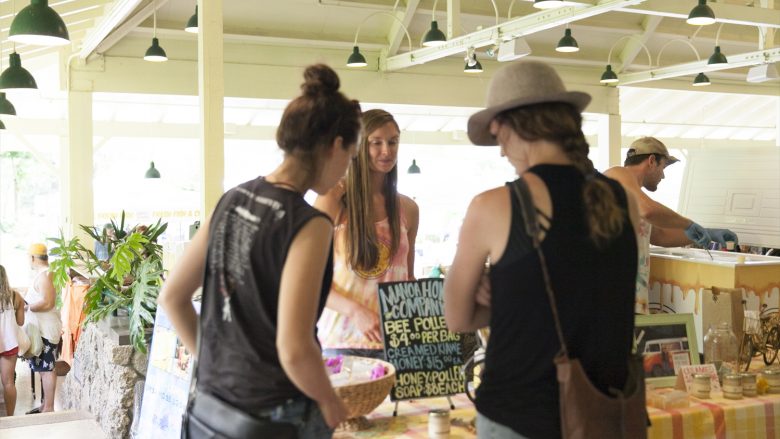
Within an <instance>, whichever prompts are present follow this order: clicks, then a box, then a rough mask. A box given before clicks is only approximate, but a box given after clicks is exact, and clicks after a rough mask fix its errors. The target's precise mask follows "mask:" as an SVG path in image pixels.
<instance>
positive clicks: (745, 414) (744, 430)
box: [648, 395, 780, 439]
mask: <svg viewBox="0 0 780 439" xmlns="http://www.w3.org/2000/svg"><path fill="white" fill-rule="evenodd" d="M690 401H691V405H690V407H687V408H682V409H677V410H660V409H656V408H652V407H649V408H648V412H649V414H650V421H651V422H652V424H653V426H652V427H650V430H648V438H649V439H780V395H762V396H759V397H755V398H743V399H736V400H732V399H724V398H718V397H716V398H713V399H698V398H694V397H690Z"/></svg>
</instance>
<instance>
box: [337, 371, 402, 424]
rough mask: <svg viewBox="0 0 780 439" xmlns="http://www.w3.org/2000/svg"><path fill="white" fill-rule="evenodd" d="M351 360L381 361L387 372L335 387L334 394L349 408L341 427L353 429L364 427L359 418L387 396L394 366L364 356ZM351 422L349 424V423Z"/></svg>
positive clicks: (391, 382) (393, 377)
mask: <svg viewBox="0 0 780 439" xmlns="http://www.w3.org/2000/svg"><path fill="white" fill-rule="evenodd" d="M353 358H354V359H353V361H369V362H373V363H381V364H382V365H384V366H385V370H387V374H386V375H385V376H383V377H381V378H378V379H375V380H373V381H363V382H359V383H355V384H347V385H344V386H339V387H336V388H335V390H336V394H337V395H338V396H339V397H340V398H341V399H342V400H343V401H344V404H345V405H346V406H347V409H348V410H349V420H348V421H347V422H346V423H345V424H347V425H342V426H341V429H347V430H355V429H358V430H360V429H363V428H365V426H366V425H365V423H366V421H365V419H360V418H361V417H362V416H365V415H367V414H369V413H371V412H372V411H373V410H374V409H375V408H377V407H378V406H379V404H381V403H382V401H384V400H385V398H387V395H388V394H389V393H390V389H391V388H392V387H393V384H394V383H395V367H393V365H392V364H390V363H388V362H386V361H382V360H377V359H373V358H365V357H353ZM350 424H351V425H350Z"/></svg>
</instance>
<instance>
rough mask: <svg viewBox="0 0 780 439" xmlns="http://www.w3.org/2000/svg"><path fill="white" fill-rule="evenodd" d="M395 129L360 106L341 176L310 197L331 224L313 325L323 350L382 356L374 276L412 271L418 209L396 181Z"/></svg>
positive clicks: (386, 278)
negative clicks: (352, 154)
mask: <svg viewBox="0 0 780 439" xmlns="http://www.w3.org/2000/svg"><path fill="white" fill-rule="evenodd" d="M400 136H401V130H400V129H399V127H398V123H397V122H396V121H395V119H394V118H393V116H392V115H391V114H390V113H388V112H387V111H384V110H369V111H366V112H365V113H363V131H362V134H361V139H362V145H361V147H360V149H359V150H358V155H357V157H356V158H355V159H354V160H353V161H352V164H351V165H350V167H349V170H348V171H347V176H346V180H345V181H342V182H340V183H339V184H338V185H336V186H335V187H334V188H333V189H331V190H330V191H329V192H328V193H327V194H325V195H323V196H321V197H318V198H317V200H316V201H315V202H314V207H316V208H318V209H320V210H321V211H323V212H325V213H326V214H328V216H330V218H331V219H332V220H333V222H334V223H335V224H336V227H335V231H334V253H335V265H334V269H333V285H332V287H331V290H330V295H329V296H328V302H327V304H326V309H325V311H324V312H323V314H322V317H321V318H320V321H319V323H318V325H317V326H318V329H319V337H320V341H321V342H322V345H323V347H324V350H325V354H326V355H337V354H343V355H358V356H363V357H372V358H384V353H383V346H382V334H381V331H380V328H379V324H380V320H379V297H378V295H377V294H378V293H377V284H379V283H380V282H394V281H404V280H411V279H414V242H415V239H416V237H417V226H418V224H419V209H418V207H417V203H415V202H414V201H413V200H412V199H411V198H409V197H407V196H406V195H401V194H399V193H398V190H397V188H396V183H397V182H398V166H397V165H398V145H399V143H400Z"/></svg>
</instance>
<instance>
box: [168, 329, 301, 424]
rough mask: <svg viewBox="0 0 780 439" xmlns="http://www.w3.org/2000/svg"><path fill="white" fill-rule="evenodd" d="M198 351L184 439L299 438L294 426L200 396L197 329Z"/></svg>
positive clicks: (182, 421)
mask: <svg viewBox="0 0 780 439" xmlns="http://www.w3.org/2000/svg"><path fill="white" fill-rule="evenodd" d="M197 350H198V352H197V353H196V355H195V356H193V367H192V380H191V381H190V394H189V398H188V399H187V408H186V410H185V411H184V413H183V414H182V420H181V438H182V439H243V438H274V439H297V438H298V429H297V428H296V426H295V425H293V424H290V423H286V422H274V421H271V420H269V419H262V418H257V417H255V416H252V415H250V414H248V413H246V412H244V411H242V410H240V409H238V408H236V407H233V406H232V405H230V404H228V403H226V402H225V401H222V400H221V399H219V398H217V397H216V396H214V395H211V394H209V393H206V392H198V391H197V372H198V355H200V328H199V329H198V344H197Z"/></svg>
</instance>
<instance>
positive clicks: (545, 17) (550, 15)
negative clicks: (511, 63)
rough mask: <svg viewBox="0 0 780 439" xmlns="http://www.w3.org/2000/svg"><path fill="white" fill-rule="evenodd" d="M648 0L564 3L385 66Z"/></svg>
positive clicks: (407, 64) (386, 61)
mask: <svg viewBox="0 0 780 439" xmlns="http://www.w3.org/2000/svg"><path fill="white" fill-rule="evenodd" d="M643 1H645V0H602V1H601V2H599V4H598V5H594V6H588V7H584V8H577V7H564V8H558V9H548V10H543V11H539V12H536V13H533V14H530V15H526V16H524V17H518V18H513V19H511V20H508V21H505V22H504V23H501V24H499V25H498V26H491V27H489V28H487V29H482V30H478V31H476V32H472V33H469V34H466V35H463V36H460V37H457V38H453V39H451V40H449V41H447V42H446V43H445V44H444V45H441V46H438V47H424V48H421V49H417V50H413V51H411V52H409V53H403V54H400V55H395V56H391V57H389V58H386V59H383V60H381V61H380V64H381V67H382V70H385V71H393V70H399V69H403V68H406V67H411V66H414V65H418V64H424V63H426V62H428V61H433V60H436V59H440V58H444V57H447V56H449V55H454V54H456V53H459V52H465V51H466V50H467V49H468V48H469V47H475V48H478V47H483V46H487V45H490V44H494V43H495V41H496V40H498V39H513V38H517V37H522V36H526V35H530V34H533V33H536V32H541V31H543V30H547V29H551V28H554V27H557V26H562V25H564V24H566V23H569V22H572V21H576V20H581V19H584V18H588V17H593V16H595V15H599V14H603V13H605V12H609V11H613V10H615V9H618V8H622V7H626V6H631V5H636V4H639V3H642V2H643Z"/></svg>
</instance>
